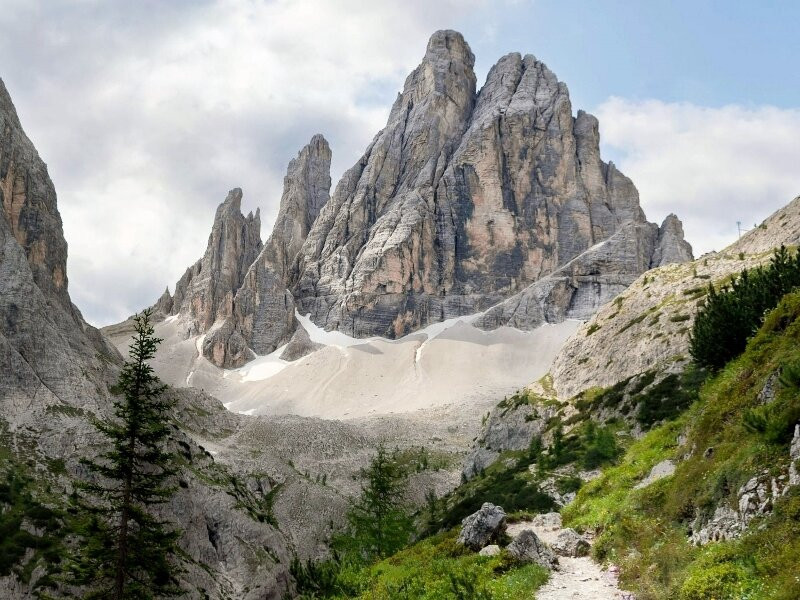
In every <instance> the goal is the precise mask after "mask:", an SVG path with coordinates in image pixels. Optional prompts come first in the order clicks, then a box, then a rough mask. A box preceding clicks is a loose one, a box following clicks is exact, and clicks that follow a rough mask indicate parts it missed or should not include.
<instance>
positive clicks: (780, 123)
mask: <svg viewBox="0 0 800 600" xmlns="http://www.w3.org/2000/svg"><path fill="white" fill-rule="evenodd" d="M596 115H597V117H598V119H599V120H600V133H601V140H602V144H603V147H604V148H603V150H604V154H605V156H608V155H609V154H611V155H613V156H618V157H619V158H618V160H616V161H615V162H617V163H618V166H619V168H620V170H621V171H623V172H624V173H625V174H626V175H628V176H629V177H630V178H631V179H632V180H633V181H634V183H635V184H636V187H637V188H638V189H639V194H640V196H641V201H642V206H643V208H644V209H645V212H646V213H647V215H648V217H649V218H650V219H651V220H655V219H658V220H660V219H662V218H663V217H664V216H666V215H667V214H668V213H670V212H674V213H677V214H678V216H679V217H680V218H681V220H682V221H683V223H684V226H685V231H686V237H687V239H688V240H689V241H690V242H691V243H692V245H693V246H694V248H695V254H696V255H699V254H700V253H703V252H706V251H709V250H713V249H715V250H720V249H722V248H723V247H725V246H726V245H728V244H729V243H731V242H733V241H734V240H735V239H736V235H737V233H736V221H741V222H742V227H743V228H750V227H752V226H753V225H754V224H757V223H760V222H761V221H762V220H763V219H765V218H766V217H767V216H769V215H770V214H771V213H773V212H774V211H775V210H777V209H778V208H780V207H782V206H784V205H785V204H787V203H788V202H789V201H790V200H792V199H793V198H794V197H795V196H797V195H798V194H800V109H779V108H775V107H771V106H759V107H743V106H723V107H721V108H709V107H704V106H697V105H694V104H688V103H666V102H661V101H658V100H646V101H631V100H625V99H623V98H610V99H609V100H608V101H606V102H604V103H603V104H602V105H601V106H600V107H598V109H597V110H596Z"/></svg>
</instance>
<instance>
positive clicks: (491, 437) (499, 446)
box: [462, 402, 557, 479]
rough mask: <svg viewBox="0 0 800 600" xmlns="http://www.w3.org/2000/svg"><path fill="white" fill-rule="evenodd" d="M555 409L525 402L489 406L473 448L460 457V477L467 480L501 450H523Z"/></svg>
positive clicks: (539, 431)
mask: <svg viewBox="0 0 800 600" xmlns="http://www.w3.org/2000/svg"><path fill="white" fill-rule="evenodd" d="M556 412H557V409H556V408H553V407H552V406H544V405H540V406H532V405H531V404H529V403H527V402H526V403H523V404H520V405H518V406H507V405H503V404H501V405H500V406H497V407H495V408H494V409H492V411H491V413H490V414H489V418H488V419H487V420H486V423H485V424H484V426H483V429H482V431H481V435H480V436H479V437H478V439H477V440H476V443H475V447H474V448H473V449H472V451H471V452H470V454H469V455H468V456H467V458H466V459H465V460H464V466H463V469H462V473H463V474H464V476H465V477H466V478H467V479H471V478H472V477H474V476H475V475H477V474H478V473H480V471H481V469H485V468H486V467H488V466H489V465H491V464H493V463H494V462H495V461H496V460H497V459H498V457H499V456H500V453H501V452H504V451H507V450H527V449H528V447H529V446H530V444H531V440H532V439H533V438H534V437H535V436H538V435H541V434H542V433H544V431H545V429H546V427H547V421H548V420H549V419H550V418H551V417H553V416H554V415H555V413H556Z"/></svg>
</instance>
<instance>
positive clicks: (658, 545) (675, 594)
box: [563, 292, 800, 600]
mask: <svg viewBox="0 0 800 600" xmlns="http://www.w3.org/2000/svg"><path fill="white" fill-rule="evenodd" d="M798 374H800V292H795V293H791V294H788V295H787V296H785V297H784V299H783V300H782V302H781V304H780V305H779V306H778V308H776V309H775V310H773V311H772V312H771V313H770V314H769V315H768V316H767V318H766V321H765V323H764V325H763V326H762V327H761V329H760V331H759V332H758V334H757V335H756V336H755V337H754V338H753V339H752V340H751V341H750V342H749V344H748V346H747V350H746V351H745V353H744V354H743V355H742V356H740V357H739V358H737V359H735V360H733V361H731V362H730V363H729V364H728V365H727V366H726V367H725V368H724V369H723V370H722V371H721V372H720V373H718V374H716V375H714V376H713V377H711V378H710V379H709V380H708V381H707V382H706V383H705V384H704V385H703V387H702V389H701V390H700V395H699V400H698V401H697V402H696V403H695V404H694V405H693V406H692V407H691V408H690V409H689V410H688V411H687V412H685V413H684V414H683V415H681V417H679V418H678V419H677V420H675V421H671V422H668V423H666V424H664V425H661V426H659V427H657V428H655V429H653V430H652V431H650V432H649V433H648V434H647V435H645V436H644V437H643V438H642V439H640V440H638V441H637V442H635V443H634V444H633V445H632V446H631V447H630V448H628V450H627V451H626V453H625V455H624V456H623V457H622V459H621V461H620V464H619V465H618V466H615V467H612V468H610V469H608V470H607V471H606V472H604V473H603V475H602V476H601V477H600V478H598V479H596V480H595V481H592V482H591V483H589V484H587V485H586V486H584V487H583V488H582V489H581V490H580V492H579V493H578V496H577V499H576V500H575V502H574V503H573V504H571V505H570V506H568V507H566V508H565V509H564V511H563V513H564V516H565V520H566V522H567V523H568V524H570V525H572V526H573V527H575V528H577V529H580V530H593V531H595V532H596V533H597V534H598V538H597V540H596V542H595V544H594V550H593V552H594V555H595V557H596V558H597V559H599V560H603V561H611V562H615V563H618V564H620V565H621V567H622V578H623V582H624V583H626V584H628V585H629V586H631V588H632V589H634V590H636V591H637V593H638V597H640V598H643V599H649V598H653V599H655V598H665V599H666V598H670V599H672V598H681V599H685V600H695V599H697V600H699V599H701V598H718V599H725V598H764V599H766V598H775V599H778V598H780V599H786V600H788V599H790V598H798V597H800V580H798V574H797V565H798V563H800V487H798V483H800V478H798V476H797V461H798V459H800V434H798V432H797V424H798V423H799V422H800V378H798ZM663 461H672V463H673V464H674V465H675V471H674V474H673V475H671V476H670V475H667V476H665V477H663V478H662V479H658V480H656V481H653V482H652V483H649V485H643V483H645V484H646V483H647V481H646V480H645V477H646V476H648V474H649V473H650V472H651V469H652V468H653V467H654V466H656V465H657V464H659V463H663ZM792 462H794V465H792ZM667 471H669V469H667ZM791 484H794V485H791Z"/></svg>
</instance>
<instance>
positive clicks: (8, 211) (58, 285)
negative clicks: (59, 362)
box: [0, 80, 73, 313]
mask: <svg viewBox="0 0 800 600" xmlns="http://www.w3.org/2000/svg"><path fill="white" fill-rule="evenodd" d="M0 204H2V207H3V214H4V216H5V219H6V221H7V223H8V225H9V227H10V229H11V233H12V234H13V236H14V238H15V239H16V240H17V242H18V243H19V245H20V246H21V247H22V248H23V249H24V251H25V254H26V256H27V259H28V263H29V264H30V268H31V271H32V273H33V277H34V280H35V282H36V285H37V286H38V287H39V288H40V289H41V290H42V291H43V292H44V293H45V294H46V295H47V296H48V298H50V299H53V300H56V301H57V302H59V303H60V304H61V305H62V306H63V307H64V308H65V309H66V310H67V311H68V312H70V313H71V312H73V308H72V303H71V302H70V299H69V294H68V292H67V242H66V240H65V239H64V232H63V227H62V224H61V215H60V214H59V212H58V207H57V206H56V191H55V188H54V187H53V182H52V181H51V180H50V175H49V174H48V172H47V165H45V164H44V162H43V161H42V159H41V158H39V154H38V152H37V151H36V148H34V146H33V144H32V143H31V141H30V139H28V136H27V135H25V132H24V131H23V130H22V126H21V124H20V120H19V117H18V116H17V111H16V109H15V108H14V103H13V102H12V101H11V97H10V96H9V94H8V90H7V89H6V87H5V84H4V83H3V81H2V80H0Z"/></svg>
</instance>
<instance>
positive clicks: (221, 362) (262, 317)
mask: <svg viewBox="0 0 800 600" xmlns="http://www.w3.org/2000/svg"><path fill="white" fill-rule="evenodd" d="M330 167H331V149H330V146H329V145H328V142H327V141H326V140H325V138H324V137H322V136H321V135H315V136H314V137H313V138H312V139H311V142H309V144H308V145H306V146H305V147H304V148H303V149H302V150H301V151H300V153H299V154H298V155H297V158H295V159H294V160H292V161H291V162H290V163H289V168H288V170H287V173H286V177H285V178H284V182H283V186H284V187H283V195H282V197H281V204H280V209H279V212H278V217H277V219H276V221H275V226H274V228H273V230H272V235H271V236H270V237H269V239H268V240H267V243H266V244H265V245H264V248H263V249H262V250H261V252H260V254H259V255H258V258H256V260H255V261H254V262H253V263H252V264H251V265H250V266H249V268H248V269H247V272H246V273H245V276H244V279H243V282H242V285H241V287H240V288H239V289H238V291H237V292H236V295H235V298H234V299H233V305H232V310H231V311H230V313H229V314H228V315H227V318H226V319H225V320H224V322H223V323H222V326H221V327H219V329H217V330H215V331H213V332H211V333H210V334H209V335H208V336H207V337H206V339H205V340H204V343H203V355H204V356H205V357H206V358H208V359H209V360H211V361H212V362H213V363H214V364H216V365H218V366H224V367H238V366H241V365H242V364H244V363H245V362H246V361H248V360H249V359H250V358H251V357H252V354H253V352H255V353H257V354H268V353H270V352H272V351H273V350H275V349H276V348H277V347H278V346H280V345H281V344H283V343H285V342H288V341H289V339H290V338H291V337H292V334H293V333H294V330H295V327H296V322H295V316H294V314H295V303H294V298H293V296H292V294H291V292H290V291H289V290H288V287H289V285H290V280H291V276H292V269H293V266H294V263H295V259H296V257H297V253H298V252H299V250H300V248H301V247H302V245H303V242H305V240H306V236H307V235H308V232H309V230H310V229H311V226H312V225H313V223H314V222H315V221H316V219H317V217H318V216H319V214H320V211H321V210H322V209H323V208H324V206H325V205H326V203H327V202H328V199H329V194H330V188H331V175H330Z"/></svg>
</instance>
